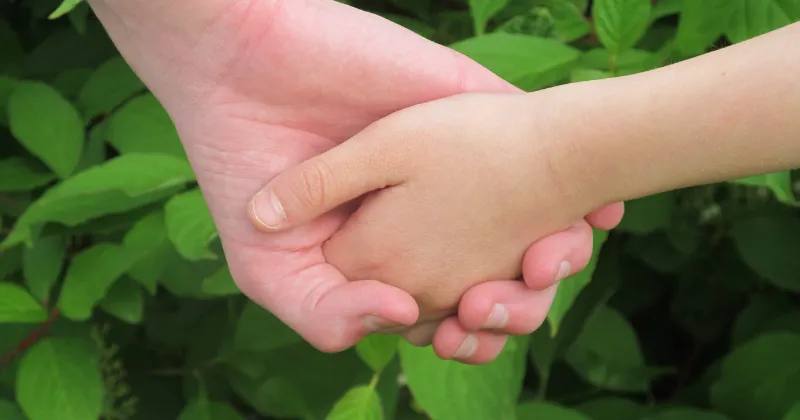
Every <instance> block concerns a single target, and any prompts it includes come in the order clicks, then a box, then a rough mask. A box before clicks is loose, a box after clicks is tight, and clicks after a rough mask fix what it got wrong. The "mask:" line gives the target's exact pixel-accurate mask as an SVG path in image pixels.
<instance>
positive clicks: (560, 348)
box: [530, 246, 620, 395]
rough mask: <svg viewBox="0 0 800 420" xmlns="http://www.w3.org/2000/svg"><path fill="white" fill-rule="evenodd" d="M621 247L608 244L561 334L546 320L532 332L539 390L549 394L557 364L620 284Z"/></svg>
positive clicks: (532, 355)
mask: <svg viewBox="0 0 800 420" xmlns="http://www.w3.org/2000/svg"><path fill="white" fill-rule="evenodd" d="M618 250H619V248H618V247H615V246H612V247H605V252H604V254H603V255H604V257H603V258H602V259H601V260H599V263H598V265H597V267H596V269H595V272H594V274H593V280H592V282H591V283H589V284H588V285H587V286H586V287H585V288H584V289H583V290H581V291H580V293H579V294H578V296H577V298H576V299H575V303H574V304H573V305H572V307H570V309H569V310H568V311H567V313H566V315H565V316H564V318H563V320H562V321H561V323H560V324H559V329H558V332H557V333H552V332H551V328H550V324H548V323H545V324H543V325H542V326H541V327H539V329H537V330H536V331H534V332H533V334H532V335H531V340H530V341H531V351H530V355H531V361H532V362H533V365H534V366H535V367H536V369H537V370H538V373H539V385H540V387H541V388H540V389H539V392H540V393H542V394H543V395H544V394H545V393H546V391H547V388H548V386H549V382H550V379H551V371H552V367H553V364H554V363H555V362H556V361H557V360H560V359H561V358H562V357H563V356H564V354H565V353H566V352H567V350H569V348H570V347H571V346H572V343H574V342H575V340H577V338H578V336H579V335H580V334H581V331H582V330H583V327H584V325H585V324H586V322H587V320H589V319H591V318H592V317H593V316H594V315H595V314H596V313H597V311H598V310H599V309H600V308H602V307H604V305H605V304H606V303H607V302H608V300H609V299H610V298H611V297H612V296H613V295H614V293H615V292H616V291H617V289H618V287H619V282H620V272H619V271H620V270H619V263H618V262H617V261H618V260H619V256H618V253H619V252H618Z"/></svg>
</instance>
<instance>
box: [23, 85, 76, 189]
mask: <svg viewBox="0 0 800 420" xmlns="http://www.w3.org/2000/svg"><path fill="white" fill-rule="evenodd" d="M8 121H9V125H10V128H11V133H12V134H13V135H14V137H15V138H16V139H17V140H19V142H20V143H22V145H23V146H25V148H26V149H28V151H30V152H31V154H33V155H34V156H36V157H37V158H39V159H41V160H42V162H44V163H45V164H46V165H47V166H48V167H49V168H50V169H52V170H53V172H55V173H56V174H57V175H58V176H59V177H61V178H68V177H69V176H70V175H72V172H73V171H74V170H75V167H76V166H78V161H79V160H80V158H81V151H82V150H83V141H84V131H83V121H82V120H81V116H80V114H78V111H77V110H75V108H74V107H73V106H72V104H70V103H69V102H67V100H66V99H64V97H63V96H61V94H59V93H58V92H57V91H56V90H55V89H53V88H52V87H50V86H48V85H46V84H44V83H40V82H20V83H18V84H17V86H16V89H14V93H12V94H11V98H9V100H8Z"/></svg>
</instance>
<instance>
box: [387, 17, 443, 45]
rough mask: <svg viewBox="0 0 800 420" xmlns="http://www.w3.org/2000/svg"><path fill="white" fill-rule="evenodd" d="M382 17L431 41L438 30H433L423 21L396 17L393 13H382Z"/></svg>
mask: <svg viewBox="0 0 800 420" xmlns="http://www.w3.org/2000/svg"><path fill="white" fill-rule="evenodd" d="M380 15H381V16H382V17H384V18H386V19H388V20H390V21H392V22H394V23H396V24H398V25H400V26H402V27H404V28H406V29H409V30H411V31H414V32H415V33H416V34H417V35H420V36H423V37H425V38H428V39H431V38H432V37H433V36H434V35H435V34H436V29H434V28H432V27H431V26H429V25H428V24H426V23H425V22H423V21H421V20H417V19H414V18H410V17H408V16H403V15H395V14H392V13H381V14H380Z"/></svg>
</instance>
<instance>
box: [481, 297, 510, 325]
mask: <svg viewBox="0 0 800 420" xmlns="http://www.w3.org/2000/svg"><path fill="white" fill-rule="evenodd" d="M507 323H508V309H506V307H505V305H502V304H499V303H496V304H495V305H494V307H493V308H492V312H491V313H489V317H488V318H487V319H486V323H484V324H483V328H484V329H487V330H497V329H502V328H505V327H506V324H507Z"/></svg>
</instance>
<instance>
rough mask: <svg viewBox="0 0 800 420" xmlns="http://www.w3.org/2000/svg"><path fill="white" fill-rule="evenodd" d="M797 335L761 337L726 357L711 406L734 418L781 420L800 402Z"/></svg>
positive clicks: (773, 334) (777, 334) (781, 334)
mask: <svg viewBox="0 0 800 420" xmlns="http://www.w3.org/2000/svg"><path fill="white" fill-rule="evenodd" d="M798 354H800V335H797V334H789V333H772V334H764V335H762V336H760V337H758V338H756V339H753V340H751V341H748V342H747V343H745V344H744V345H742V346H740V347H738V348H736V349H735V350H733V351H732V352H731V353H730V354H728V355H727V356H726V357H725V359H724V360H723V362H722V371H721V375H720V377H719V379H717V381H716V382H715V383H714V385H713V386H712V387H711V403H712V405H713V406H714V407H715V408H717V409H719V410H721V411H722V412H724V413H726V414H728V415H730V416H731V417H733V418H742V419H749V418H752V419H761V420H780V419H782V418H783V416H784V415H785V414H786V413H787V412H788V411H789V410H790V409H792V408H793V407H794V405H795V404H796V403H797V401H800V358H798V357H797V355H798Z"/></svg>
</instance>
